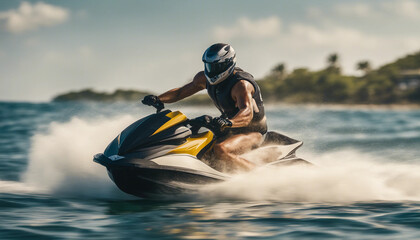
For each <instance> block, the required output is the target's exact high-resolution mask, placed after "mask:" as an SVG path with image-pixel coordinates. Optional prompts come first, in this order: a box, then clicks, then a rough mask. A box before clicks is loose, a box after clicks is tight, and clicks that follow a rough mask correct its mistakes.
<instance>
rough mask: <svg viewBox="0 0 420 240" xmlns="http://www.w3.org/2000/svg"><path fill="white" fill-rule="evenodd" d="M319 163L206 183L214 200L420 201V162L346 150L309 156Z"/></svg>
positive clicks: (206, 192)
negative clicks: (385, 158)
mask: <svg viewBox="0 0 420 240" xmlns="http://www.w3.org/2000/svg"><path fill="white" fill-rule="evenodd" d="M305 158H307V159H309V160H311V161H312V162H314V163H315V165H314V166H307V165H297V166H290V167H277V168H260V169H258V170H257V171H254V172H251V173H247V174H242V175H237V176H235V177H234V178H233V179H231V180H229V181H226V182H223V183H219V184H214V185H211V186H206V187H205V188H203V189H202V190H201V195H202V196H206V198H210V199H212V198H213V199H220V198H225V199H236V200H270V201H285V202H357V201H404V200H408V201H420V189H419V188H418V186H419V185H420V174H419V172H420V165H418V164H417V165H416V164H403V163H395V162H385V161H384V160H383V159H381V158H380V157H377V156H372V155H371V154H365V153H361V152H358V151H355V150H351V149H348V150H341V151H335V152H330V153H324V154H321V155H311V154H309V155H308V156H305Z"/></svg>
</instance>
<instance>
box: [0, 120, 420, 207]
mask: <svg viewBox="0 0 420 240" xmlns="http://www.w3.org/2000/svg"><path fill="white" fill-rule="evenodd" d="M134 120H135V119H134V117H132V116H123V117H120V118H114V119H102V120H94V121H92V120H83V119H79V118H73V119H72V120H71V121H69V122H66V123H52V124H51V125H50V126H49V129H48V131H47V132H46V133H42V134H37V135H35V136H34V137H33V138H32V140H31V142H32V144H31V149H30V158H29V164H28V169H27V171H26V172H25V174H24V175H23V181H24V183H25V184H26V185H28V186H33V187H35V188H37V189H45V190H46V192H47V193H50V194H59V195H60V194H64V195H67V196H74V197H81V196H84V197H92V198H97V197H105V198H121V197H124V198H125V197H126V196H127V195H125V194H123V193H122V192H121V191H120V190H118V189H117V187H116V186H115V185H114V184H113V183H112V181H111V180H110V179H109V177H108V175H107V174H106V170H105V168H104V167H102V166H100V165H98V164H96V163H94V162H93V161H92V156H93V155H94V154H95V153H98V152H102V151H103V150H104V148H105V147H106V145H107V144H108V143H109V142H110V141H111V140H112V139H113V138H114V137H115V136H116V135H117V134H118V133H119V132H120V131H121V130H122V129H123V128H124V127H125V126H127V125H128V124H130V123H131V122H133V121H134ZM304 158H306V159H308V160H310V161H313V162H314V163H315V164H316V166H313V167H308V166H293V167H286V168H285V167H283V168H261V169H257V170H255V171H253V172H250V173H247V174H242V175H237V176H235V177H233V178H232V179H231V180H229V181H226V182H223V183H219V184H213V185H209V186H206V187H203V188H202V190H201V192H200V195H201V196H202V197H203V198H211V199H215V200H224V199H241V200H275V201H303V202H346V201H374V200H420V188H419V187H418V186H420V165H409V164H403V163H398V161H397V160H396V161H395V162H392V163H390V162H389V161H384V160H383V159H381V156H373V155H370V154H365V153H361V152H359V151H357V150H354V149H348V150H341V151H336V152H328V153H322V154H315V153H313V154H310V153H309V154H308V153H307V152H306V156H304ZM1 185H2V184H1V183H0V186H1ZM5 185H6V184H5ZM31 189H32V188H31Z"/></svg>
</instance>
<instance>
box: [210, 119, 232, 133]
mask: <svg viewBox="0 0 420 240" xmlns="http://www.w3.org/2000/svg"><path fill="white" fill-rule="evenodd" d="M211 123H212V125H213V127H214V128H215V129H217V130H218V131H219V132H221V133H223V132H224V131H225V130H226V129H227V128H230V127H232V122H231V121H230V120H229V119H226V118H222V117H215V118H213V119H212V120H211Z"/></svg>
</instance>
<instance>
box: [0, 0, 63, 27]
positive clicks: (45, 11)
mask: <svg viewBox="0 0 420 240" xmlns="http://www.w3.org/2000/svg"><path fill="white" fill-rule="evenodd" d="M69 15H70V12H69V11H68V10H67V9H64V8H61V7H57V6H53V5H50V4H46V3H43V2H38V3H34V4H31V3H28V2H22V3H21V4H20V6H19V8H18V9H13V10H9V11H6V12H0V21H1V22H2V24H4V26H5V27H6V29H7V30H8V31H10V32H13V33H19V32H24V31H29V30H35V29H38V28H39V27H47V26H54V25H58V24H60V23H63V22H65V21H66V20H67V19H68V18H69Z"/></svg>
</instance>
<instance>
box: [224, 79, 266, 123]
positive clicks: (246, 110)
mask: <svg viewBox="0 0 420 240" xmlns="http://www.w3.org/2000/svg"><path fill="white" fill-rule="evenodd" d="M254 91H255V89H254V86H253V85H252V84H251V83H250V82H248V81H245V80H241V81H239V82H238V83H236V84H235V86H233V88H232V92H231V95H232V98H233V100H234V101H235V103H236V106H237V107H238V108H239V112H238V113H237V114H236V115H235V116H234V117H233V118H232V119H229V120H230V121H231V122H232V127H233V128H238V127H246V126H248V125H249V124H250V123H251V120H252V118H253V117H254V108H256V107H257V106H256V103H255V100H254V98H252V95H253V94H254ZM256 111H257V112H258V111H259V110H258V109H256Z"/></svg>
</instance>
